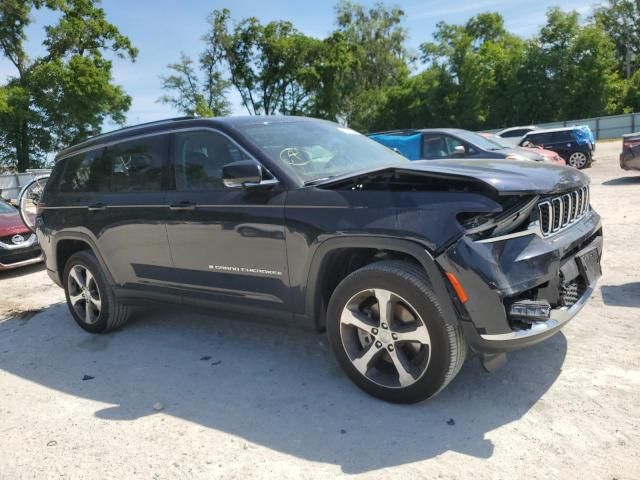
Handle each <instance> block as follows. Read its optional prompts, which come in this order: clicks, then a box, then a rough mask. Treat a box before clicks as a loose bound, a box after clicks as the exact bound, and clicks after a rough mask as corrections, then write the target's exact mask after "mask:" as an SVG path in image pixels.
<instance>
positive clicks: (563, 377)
mask: <svg viewBox="0 0 640 480" xmlns="http://www.w3.org/2000/svg"><path fill="white" fill-rule="evenodd" d="M619 149H620V142H609V143H601V144H599V145H598V149H597V158H598V160H597V162H596V163H595V164H594V166H593V168H591V169H590V170H587V173H588V174H589V175H590V176H591V179H592V190H591V192H592V193H591V197H592V203H593V206H594V207H595V208H596V209H597V210H598V211H599V212H600V214H601V215H602V217H603V223H604V229H605V253H604V259H603V261H604V264H603V268H604V276H603V277H602V279H601V281H600V283H599V287H598V289H597V291H596V293H595V294H594V296H593V298H592V300H591V302H590V303H589V304H588V305H587V307H586V308H585V309H584V310H583V311H582V312H581V314H580V315H579V316H578V317H577V318H576V319H574V320H573V321H572V322H571V323H570V324H569V325H568V326H567V327H566V328H565V329H564V330H563V332H562V333H560V334H557V335H556V336H554V337H552V338H551V339H549V340H548V341H546V342H544V343H542V344H540V345H538V346H536V347H533V348H530V349H528V350H523V351H519V352H515V353H513V354H511V355H510V357H509V363H508V364H507V365H506V366H505V367H504V368H503V369H501V370H499V371H498V372H495V373H493V374H486V373H484V372H483V371H482V369H481V368H480V365H479V363H478V362H477V361H476V360H475V359H471V360H469V361H467V363H466V364H465V366H464V368H463V369H462V371H461V373H460V374H459V375H458V377H457V378H456V379H455V380H454V381H453V383H452V384H451V385H450V386H449V387H448V388H447V389H446V390H445V391H443V392H442V393H441V394H440V395H439V396H438V397H436V398H435V399H433V400H432V401H429V402H426V403H421V404H418V405H412V406H397V405H390V404H386V403H383V402H380V401H378V400H375V399H373V398H370V397H368V396H366V395H365V394H364V393H362V392H360V391H359V390H358V389H357V388H355V387H354V386H353V385H352V384H351V383H350V382H349V381H348V380H347V378H346V377H345V376H344V375H343V374H342V373H341V372H340V370H339V369H338V367H337V366H336V364H335V362H334V360H333V358H332V356H331V354H330V352H329V350H328V348H327V344H326V342H325V340H324V338H323V337H322V336H321V335H317V334H313V333H307V332H301V331H291V330H286V329H283V328H279V327H274V326H267V325H260V324H257V323H249V322H239V321H233V320H229V319H222V318H216V317H215V316H214V317H211V316H209V317H207V316H205V315H203V314H201V313H197V312H192V311H186V310H185V311H182V310H179V309H173V310H167V309H163V310H158V311H149V312H147V313H145V314H141V315H138V317H137V318H136V319H135V320H134V321H132V322H131V323H130V324H128V325H127V326H126V327H125V328H124V329H122V330H121V331H118V332H114V333H112V334H109V335H102V336H92V335H90V334H88V333H85V332H83V331H82V330H81V329H80V328H78V327H77V326H76V325H75V324H74V322H73V320H72V319H71V317H70V315H69V314H68V313H67V309H66V306H65V305H64V304H63V303H62V302H63V300H64V297H63V293H62V291H61V290H60V289H58V288H57V287H55V286H54V285H53V284H52V282H51V281H50V280H49V278H48V277H47V276H46V274H45V273H44V271H43V270H42V268H29V269H25V270H22V271H16V272H11V273H3V274H2V273H0V478H2V479H14V478H33V477H37V478H114V479H124V478H145V479H168V478H229V479H232V478H238V479H245V478H273V479H288V478H291V479H299V478H332V477H336V476H340V475H357V476H360V477H362V478H390V477H393V478H430V479H431V478H439V479H453V478H472V477H473V478H495V479H514V478H559V479H566V478H580V479H582V480H586V479H608V480H613V479H619V480H622V479H637V478H640V448H639V447H640V348H639V347H638V345H639V343H640V342H639V340H640V333H639V330H638V329H637V328H638V327H637V324H638V323H639V322H640V243H639V240H640V208H638V207H639V206H640V205H639V203H638V199H639V198H640V172H638V173H635V174H630V173H626V172H623V171H621V170H620V168H619V166H618V161H617V155H618V152H619ZM154 404H155V407H156V408H157V409H158V410H156V409H154Z"/></svg>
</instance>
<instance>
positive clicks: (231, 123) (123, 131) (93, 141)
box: [56, 115, 320, 159]
mask: <svg viewBox="0 0 640 480" xmlns="http://www.w3.org/2000/svg"><path fill="white" fill-rule="evenodd" d="M305 120H316V121H320V120H317V119H310V118H308V117H295V116H287V115H268V116H267V115H243V116H229V117H176V118H168V119H165V120H158V121H155V122H148V123H141V124H138V125H132V126H129V127H124V128H120V129H118V130H113V131H111V132H105V133H101V134H100V135H96V136H94V137H91V138H88V139H87V140H84V141H82V142H80V143H77V144H75V145H72V146H70V147H67V148H65V149H64V150H61V151H60V152H58V154H57V155H56V159H58V158H61V157H66V156H68V155H69V154H72V153H74V152H79V151H81V150H86V149H88V148H91V147H96V146H99V145H104V144H108V143H112V142H118V141H122V140H125V139H127V138H129V137H132V136H138V135H144V134H148V133H154V132H161V131H163V130H168V128H167V127H181V128H184V127H189V126H193V127H197V126H200V127H203V126H207V125H209V126H211V125H215V126H218V127H225V126H226V127H235V126H240V125H255V124H260V123H265V122H269V123H286V122H292V121H305ZM223 129H224V128H223Z"/></svg>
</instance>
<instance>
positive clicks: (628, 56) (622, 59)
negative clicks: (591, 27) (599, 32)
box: [594, 0, 640, 78]
mask: <svg viewBox="0 0 640 480" xmlns="http://www.w3.org/2000/svg"><path fill="white" fill-rule="evenodd" d="M594 18H595V20H596V22H597V23H598V24H600V25H601V26H602V27H603V28H604V30H605V31H606V32H607V34H608V35H609V38H611V40H612V41H613V43H614V44H615V51H616V57H617V59H618V63H619V65H620V71H621V72H624V74H625V76H626V78H631V75H632V74H633V71H634V70H635V69H637V68H638V65H639V64H640V0H609V1H608V3H607V5H605V6H602V7H599V8H597V9H596V10H595V12H594Z"/></svg>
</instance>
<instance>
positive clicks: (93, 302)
mask: <svg viewBox="0 0 640 480" xmlns="http://www.w3.org/2000/svg"><path fill="white" fill-rule="evenodd" d="M63 281H64V284H63V285H64V291H65V295H66V297H67V305H68V307H69V310H70V311H71V315H73V318H74V320H75V321H76V323H77V324H78V325H80V327H82V328H83V329H85V330H86V331H88V332H91V333H104V332H108V331H110V330H113V329H115V328H118V327H120V326H122V325H124V324H125V323H126V322H127V320H128V319H129V316H130V313H131V312H130V307H129V306H126V305H121V304H120V303H118V301H117V299H116V297H115V295H114V293H113V289H112V288H111V286H110V285H109V284H108V282H107V280H106V278H105V275H104V273H103V272H102V268H101V267H100V264H99V263H98V261H97V259H96V257H95V256H94V255H93V253H91V252H90V251H88V250H83V251H81V252H78V253H75V254H73V255H72V256H71V257H70V258H69V260H68V261H67V264H66V267H65V269H64V278H63Z"/></svg>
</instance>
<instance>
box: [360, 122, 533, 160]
mask: <svg viewBox="0 0 640 480" xmlns="http://www.w3.org/2000/svg"><path fill="white" fill-rule="evenodd" d="M369 137H370V138H372V139H373V140H375V141H377V142H378V143H381V144H383V145H385V146H387V147H389V148H392V149H394V150H396V151H397V152H399V153H400V154H402V155H404V156H405V157H407V158H408V159H409V160H438V159H443V158H468V159H480V158H482V159H488V158H502V159H507V160H533V161H536V162H542V161H544V157H543V156H542V155H540V154H539V153H536V152H534V151H528V150H524V149H521V148H517V147H505V146H504V145H500V144H498V143H496V142H494V141H492V140H490V139H488V138H485V137H483V136H482V135H480V134H479V133H476V132H471V131H469V130H462V129H459V128H429V129H419V130H411V129H409V130H394V131H389V132H379V133H373V134H370V135H369Z"/></svg>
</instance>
